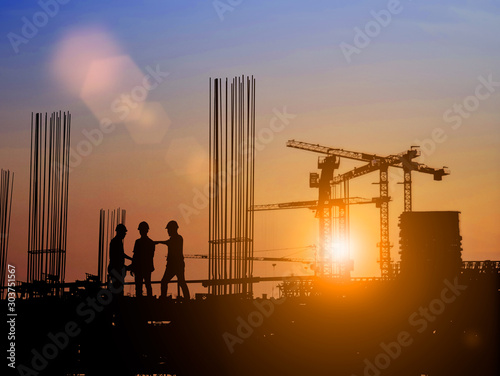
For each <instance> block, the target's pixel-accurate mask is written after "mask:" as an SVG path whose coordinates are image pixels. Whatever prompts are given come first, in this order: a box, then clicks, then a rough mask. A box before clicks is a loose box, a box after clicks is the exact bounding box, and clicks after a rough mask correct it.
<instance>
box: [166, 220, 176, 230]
mask: <svg viewBox="0 0 500 376" xmlns="http://www.w3.org/2000/svg"><path fill="white" fill-rule="evenodd" d="M165 228H174V229H178V228H179V225H178V224H177V222H176V221H170V222H168V223H167V227H165Z"/></svg>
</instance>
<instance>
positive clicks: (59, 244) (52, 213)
mask: <svg viewBox="0 0 500 376" xmlns="http://www.w3.org/2000/svg"><path fill="white" fill-rule="evenodd" d="M70 124H71V115H70V113H69V112H67V113H61V112H54V113H52V114H51V115H50V118H49V117H48V115H47V113H46V114H45V115H43V114H41V113H37V114H35V115H34V116H33V114H32V115H31V157H30V199H29V235H28V273H27V274H28V275H27V279H28V282H30V283H37V284H40V283H42V284H44V283H49V284H50V283H52V284H54V283H58V282H64V276H65V270H66V235H67V219H68V184H69V151H70V129H71V125H70ZM49 290H50V289H49ZM46 291H47V290H46Z"/></svg>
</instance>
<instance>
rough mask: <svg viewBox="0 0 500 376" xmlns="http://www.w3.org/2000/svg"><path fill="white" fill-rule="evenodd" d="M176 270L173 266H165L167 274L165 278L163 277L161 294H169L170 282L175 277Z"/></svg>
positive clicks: (164, 275)
mask: <svg viewBox="0 0 500 376" xmlns="http://www.w3.org/2000/svg"><path fill="white" fill-rule="evenodd" d="M174 275H175V272H174V270H173V269H172V267H169V266H168V265H167V267H166V268H165V274H163V278H162V279H161V295H160V296H164V297H166V296H167V290H168V283H169V282H170V280H171V279H172V278H173V277H174Z"/></svg>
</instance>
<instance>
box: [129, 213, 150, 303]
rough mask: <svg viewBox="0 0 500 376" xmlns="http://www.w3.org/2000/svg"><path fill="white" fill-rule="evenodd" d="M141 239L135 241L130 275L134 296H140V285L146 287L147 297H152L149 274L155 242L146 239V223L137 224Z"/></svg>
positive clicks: (147, 230) (147, 226)
mask: <svg viewBox="0 0 500 376" xmlns="http://www.w3.org/2000/svg"><path fill="white" fill-rule="evenodd" d="M138 230H139V233H140V234H141V237H140V238H139V239H137V240H136V241H135V245H134V256H133V258H132V268H131V273H133V274H132V275H134V274H135V296H137V297H141V296H142V283H143V282H144V284H145V285H146V294H147V296H153V289H152V288H151V273H152V272H153V270H155V268H154V263H153V258H154V255H155V242H154V241H152V240H151V239H150V238H149V237H148V232H149V225H148V223H147V222H141V223H139V227H138Z"/></svg>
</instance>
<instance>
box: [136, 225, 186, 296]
mask: <svg viewBox="0 0 500 376" xmlns="http://www.w3.org/2000/svg"><path fill="white" fill-rule="evenodd" d="M138 230H139V233H140V234H141V237H140V238H139V239H137V240H136V241H135V244H134V255H133V256H132V269H131V271H132V272H133V273H134V277H135V296H142V284H143V282H144V284H145V286H146V293H147V296H153V288H152V287H151V273H152V272H153V270H155V267H154V263H153V258H154V255H155V243H154V242H153V241H152V240H151V239H150V238H149V237H148V232H149V225H148V223H147V222H141V223H139V227H138ZM179 236H180V235H179ZM183 261H184V260H183Z"/></svg>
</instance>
